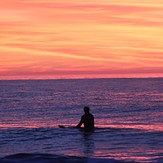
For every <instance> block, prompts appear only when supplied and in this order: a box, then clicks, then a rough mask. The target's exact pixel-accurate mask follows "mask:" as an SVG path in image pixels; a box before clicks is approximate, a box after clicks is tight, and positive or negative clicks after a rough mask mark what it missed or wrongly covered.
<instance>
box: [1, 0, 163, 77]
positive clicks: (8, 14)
mask: <svg viewBox="0 0 163 163" xmlns="http://www.w3.org/2000/svg"><path fill="white" fill-rule="evenodd" d="M98 77H163V3H162V0H155V1H153V0H132V1H131V0H123V1H122V0H100V1H99V0H86V1H85V0H84V1H79V0H62V1H61V0H5V1H0V79H1V80H2V79H56V78H98Z"/></svg>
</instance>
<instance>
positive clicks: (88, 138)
mask: <svg viewBox="0 0 163 163" xmlns="http://www.w3.org/2000/svg"><path fill="white" fill-rule="evenodd" d="M94 150H95V145H94V139H93V132H84V133H83V153H84V156H85V157H92V156H93V155H94Z"/></svg>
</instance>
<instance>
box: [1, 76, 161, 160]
mask: <svg viewBox="0 0 163 163" xmlns="http://www.w3.org/2000/svg"><path fill="white" fill-rule="evenodd" d="M85 105H87V106H90V108H91V112H92V113H93V114H94V116H95V126H96V127H97V129H95V131H94V132H93V133H84V132H83V131H82V130H79V129H74V128H71V127H69V126H75V125H76V124H77V123H78V122H79V119H80V116H81V115H82V114H83V110H82V108H83V106H85ZM58 125H65V126H67V127H66V128H59V127H58ZM17 153H31V154H35V153H37V154H38V153H46V154H48V156H49V157H52V156H53V157H55V156H54V155H57V156H76V157H75V159H78V158H77V157H82V158H85V157H88V158H91V160H90V161H88V162H92V161H95V160H93V159H97V160H98V159H103V158H104V159H114V160H121V161H126V162H127V161H137V162H163V79H162V78H160V79H159V78H158V79H89V80H86V79H85V80H33V81H0V157H1V159H3V157H5V156H7V155H12V154H17ZM37 154H36V155H34V156H35V157H36V156H38V155H37ZM50 154H52V155H50ZM32 158H33V155H32ZM41 158H42V157H41ZM70 158H71V157H70ZM28 159H29V158H28ZM73 159H74V158H73ZM73 159H72V160H73ZM70 160H71V159H70ZM0 161H2V160H0ZM42 161H43V159H42ZM81 161H82V160H81ZM110 161H111V160H110ZM70 162H71V161H70Z"/></svg>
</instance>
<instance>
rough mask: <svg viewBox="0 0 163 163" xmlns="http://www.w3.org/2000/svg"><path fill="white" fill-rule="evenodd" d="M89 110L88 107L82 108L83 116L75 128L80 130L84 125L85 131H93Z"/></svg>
mask: <svg viewBox="0 0 163 163" xmlns="http://www.w3.org/2000/svg"><path fill="white" fill-rule="evenodd" d="M89 110H90V109H89V107H88V106H85V107H84V112H85V114H84V115H83V116H82V117H81V120H80V122H79V124H78V125H77V126H76V127H77V128H80V127H81V125H82V124H83V123H84V130H85V131H91V130H93V129H94V116H93V115H92V114H91V113H90V112H89Z"/></svg>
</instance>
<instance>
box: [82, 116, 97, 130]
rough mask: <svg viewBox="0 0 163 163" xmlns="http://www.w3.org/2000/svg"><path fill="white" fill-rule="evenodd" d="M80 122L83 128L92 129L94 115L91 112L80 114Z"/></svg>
mask: <svg viewBox="0 0 163 163" xmlns="http://www.w3.org/2000/svg"><path fill="white" fill-rule="evenodd" d="M82 122H83V123H84V129H85V130H93V129H94V116H93V115H92V114H91V113H86V114H84V115H83V116H82Z"/></svg>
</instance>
